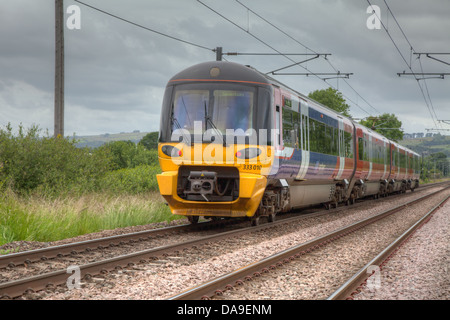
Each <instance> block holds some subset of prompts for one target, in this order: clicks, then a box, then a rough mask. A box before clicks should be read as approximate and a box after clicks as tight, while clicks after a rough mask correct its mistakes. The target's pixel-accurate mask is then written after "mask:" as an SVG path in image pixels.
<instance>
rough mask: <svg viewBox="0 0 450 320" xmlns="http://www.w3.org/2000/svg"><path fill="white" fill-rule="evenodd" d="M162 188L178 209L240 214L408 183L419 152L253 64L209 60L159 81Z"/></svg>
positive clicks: (333, 203)
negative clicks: (162, 82)
mask: <svg viewBox="0 0 450 320" xmlns="http://www.w3.org/2000/svg"><path fill="white" fill-rule="evenodd" d="M158 157H159V163H160V167H161V171H162V172H161V173H160V174H158V175H157V181H158V186H159V190H160V193H161V195H162V196H163V197H164V199H165V201H166V202H167V204H168V206H169V207H170V210H171V212H172V213H173V214H175V215H182V216H186V217H187V218H188V220H189V221H190V223H192V224H195V223H197V222H198V221H199V217H201V216H203V217H205V218H207V219H212V220H217V219H222V218H245V219H248V220H250V221H251V224H252V225H258V224H259V223H260V219H261V218H262V217H265V218H267V219H268V221H269V222H272V221H274V220H275V216H276V215H277V214H278V213H281V212H288V211H290V210H293V209H297V208H305V207H310V206H314V205H320V204H322V205H324V206H325V207H326V208H327V209H328V208H331V207H337V206H338V205H339V204H345V205H351V204H353V203H355V201H356V200H357V199H362V198H365V197H369V196H372V197H374V198H378V197H381V196H387V195H389V194H392V193H401V192H406V191H407V190H411V191H414V189H416V188H417V187H418V186H419V178H420V161H421V159H420V156H419V155H418V154H417V153H415V152H414V151H412V150H409V149H408V148H405V147H403V146H401V145H400V144H398V143H396V142H394V141H391V140H389V139H387V138H386V137H384V136H382V135H381V134H379V133H377V132H375V131H373V130H371V129H369V128H367V127H364V126H362V125H361V124H359V123H357V122H355V121H354V120H352V119H350V118H348V117H345V116H343V115H342V114H340V113H338V112H336V111H334V110H332V109H330V108H328V107H326V106H324V105H322V104H321V103H319V102H316V101H314V100H312V99H310V98H309V97H307V96H305V95H303V94H301V93H300V92H298V91H295V90H293V89H291V88H289V87H288V86H286V85H284V84H282V83H280V82H279V81H277V80H276V79H274V78H272V77H270V76H268V75H267V74H264V73H262V72H260V71H258V70H256V69H255V68H253V67H251V66H246V65H241V64H238V63H234V62H228V61H210V62H203V63H200V64H197V65H194V66H191V67H189V68H187V69H185V70H183V71H181V72H179V73H178V74H176V75H175V76H173V77H172V78H171V79H170V80H169V81H168V83H167V86H166V88H165V92H164V97H163V102H162V109H161V118H160V132H159V141H158Z"/></svg>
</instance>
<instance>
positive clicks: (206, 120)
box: [205, 101, 228, 147]
mask: <svg viewBox="0 0 450 320" xmlns="http://www.w3.org/2000/svg"><path fill="white" fill-rule="evenodd" d="M205 123H206V124H207V123H209V124H210V126H211V127H212V128H213V129H214V130H215V131H216V133H217V135H219V136H220V139H221V140H222V144H223V145H224V146H226V147H228V145H227V143H226V142H225V139H224V138H223V134H222V132H220V130H219V129H217V127H216V125H215V124H214V122H213V121H212V120H211V117H210V116H209V115H208V107H207V106H206V101H205ZM206 127H207V125H206ZM205 129H206V128H205ZM210 142H212V140H211V141H210Z"/></svg>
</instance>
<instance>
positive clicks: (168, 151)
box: [161, 145, 183, 158]
mask: <svg viewBox="0 0 450 320" xmlns="http://www.w3.org/2000/svg"><path fill="white" fill-rule="evenodd" d="M161 151H162V153H164V154H165V155H166V156H169V157H173V158H178V157H181V156H182V155H183V151H181V150H180V149H178V148H175V147H174V146H169V145H165V146H162V147H161Z"/></svg>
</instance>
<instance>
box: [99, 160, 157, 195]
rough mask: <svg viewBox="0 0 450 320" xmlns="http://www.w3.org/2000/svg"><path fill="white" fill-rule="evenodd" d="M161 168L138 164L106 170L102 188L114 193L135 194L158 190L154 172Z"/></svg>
mask: <svg viewBox="0 0 450 320" xmlns="http://www.w3.org/2000/svg"><path fill="white" fill-rule="evenodd" d="M160 172H161V170H160V168H159V165H158V166H149V165H146V164H143V165H139V166H137V167H135V168H125V169H119V170H114V171H110V172H108V173H107V174H106V175H105V177H104V178H103V179H102V182H101V185H102V188H103V190H105V191H112V192H114V193H130V194H137V193H143V192H148V191H158V183H157V181H156V174H158V173H160Z"/></svg>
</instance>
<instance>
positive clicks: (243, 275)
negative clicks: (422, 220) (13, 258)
mask: <svg viewBox="0 0 450 320" xmlns="http://www.w3.org/2000/svg"><path fill="white" fill-rule="evenodd" d="M448 188H449V187H446V188H443V189H441V190H439V191H436V192H433V193H431V194H428V195H425V196H422V197H420V198H418V199H415V200H413V201H410V202H408V203H406V204H402V205H399V206H397V207H395V208H392V209H389V210H387V211H384V212H382V213H379V214H377V215H374V216H372V217H369V218H366V219H363V220H360V221H358V222H355V223H353V224H351V225H348V226H346V227H342V228H339V229H337V230H335V231H333V232H330V233H328V234H326V235H323V236H320V237H317V238H315V239H312V240H310V241H307V242H305V243H302V244H299V245H297V246H294V247H291V248H289V249H286V250H284V251H281V252H279V253H276V254H274V255H272V256H269V257H267V258H265V259H262V260H260V261H257V262H254V263H251V264H249V265H247V266H245V267H242V268H240V269H238V270H236V271H233V272H231V273H228V274H225V275H222V276H220V277H218V278H215V279H213V280H211V281H207V282H205V283H203V284H200V285H198V286H195V287H192V288H190V289H188V290H186V291H184V292H182V293H179V294H177V295H175V296H172V297H170V298H169V299H168V300H198V299H209V298H210V297H212V296H214V295H216V294H221V293H222V291H225V290H228V289H230V288H232V287H233V286H234V285H241V284H242V283H243V282H244V281H245V280H251V278H252V277H253V276H256V277H258V276H260V275H261V273H266V272H269V270H270V269H275V268H276V267H277V266H282V265H283V264H286V263H289V262H290V261H292V260H295V259H297V258H300V257H301V256H302V255H304V254H307V253H309V252H311V251H313V250H315V249H319V248H320V247H322V246H324V245H326V244H328V243H331V242H332V241H334V240H337V239H339V238H341V237H343V236H345V235H348V234H350V233H353V232H354V231H356V230H358V229H361V228H363V227H365V226H367V225H369V224H372V223H373V222H375V221H377V220H380V219H383V218H385V217H387V216H390V215H392V214H393V213H395V212H398V211H400V210H403V209H405V208H407V207H408V206H409V205H411V204H415V203H417V202H420V201H423V200H425V199H427V198H429V197H432V196H434V195H436V194H438V193H440V192H443V191H444V190H446V189H448Z"/></svg>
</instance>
